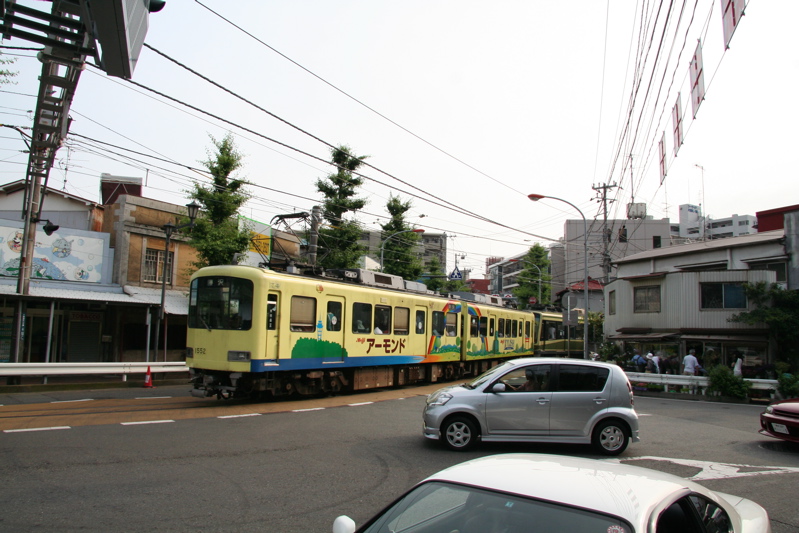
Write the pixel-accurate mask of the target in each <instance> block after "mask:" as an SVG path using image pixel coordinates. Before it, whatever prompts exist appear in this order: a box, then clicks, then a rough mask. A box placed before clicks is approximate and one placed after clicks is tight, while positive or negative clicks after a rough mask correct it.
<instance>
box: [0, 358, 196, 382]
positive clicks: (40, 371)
mask: <svg viewBox="0 0 799 533" xmlns="http://www.w3.org/2000/svg"><path fill="white" fill-rule="evenodd" d="M148 369H149V370H150V372H151V373H153V374H155V373H163V372H188V371H189V367H187V366H186V363H185V362H183V361H169V362H152V363H145V362H136V363H0V376H42V378H43V382H44V383H47V376H82V375H96V374H101V375H120V376H121V377H122V381H127V380H128V375H130V374H146V373H147V370H148Z"/></svg>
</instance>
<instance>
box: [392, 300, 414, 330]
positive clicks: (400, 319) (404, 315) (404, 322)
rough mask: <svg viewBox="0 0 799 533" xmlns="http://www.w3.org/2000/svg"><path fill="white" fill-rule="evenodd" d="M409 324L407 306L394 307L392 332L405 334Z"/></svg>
mask: <svg viewBox="0 0 799 533" xmlns="http://www.w3.org/2000/svg"><path fill="white" fill-rule="evenodd" d="M410 326H411V310H410V309H408V308H407V307H395V308H394V334H395V335H407V334H408V333H409V332H410Z"/></svg>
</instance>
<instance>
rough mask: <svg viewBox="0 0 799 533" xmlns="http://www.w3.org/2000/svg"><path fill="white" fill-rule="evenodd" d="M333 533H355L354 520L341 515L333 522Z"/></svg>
mask: <svg viewBox="0 0 799 533" xmlns="http://www.w3.org/2000/svg"><path fill="white" fill-rule="evenodd" d="M333 533H355V520H353V519H352V518H350V517H349V516H344V515H341V516H339V517H338V518H336V519H335V520H333Z"/></svg>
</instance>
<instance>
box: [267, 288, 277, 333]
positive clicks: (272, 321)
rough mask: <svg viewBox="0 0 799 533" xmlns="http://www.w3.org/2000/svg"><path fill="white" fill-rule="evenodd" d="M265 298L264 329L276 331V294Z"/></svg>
mask: <svg viewBox="0 0 799 533" xmlns="http://www.w3.org/2000/svg"><path fill="white" fill-rule="evenodd" d="M266 298H267V301H266V329H277V294H270V295H268V296H267V297H266Z"/></svg>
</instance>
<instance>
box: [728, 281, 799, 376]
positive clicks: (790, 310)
mask: <svg viewBox="0 0 799 533" xmlns="http://www.w3.org/2000/svg"><path fill="white" fill-rule="evenodd" d="M744 292H745V293H746V298H747V299H748V300H749V302H750V303H751V304H752V305H753V306H754V309H753V310H752V311H743V312H741V313H736V314H735V315H733V316H732V317H730V322H739V323H742V324H750V325H756V324H765V325H766V326H768V330H769V336H770V337H771V339H772V340H773V341H774V343H775V345H776V347H777V357H778V358H779V359H780V360H782V361H791V360H794V361H795V358H796V356H797V354H798V353H799V346H797V343H798V342H799V291H795V290H786V289H783V288H782V287H781V286H780V285H778V284H776V283H771V284H768V283H766V282H765V281H760V282H757V283H745V284H744Z"/></svg>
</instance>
